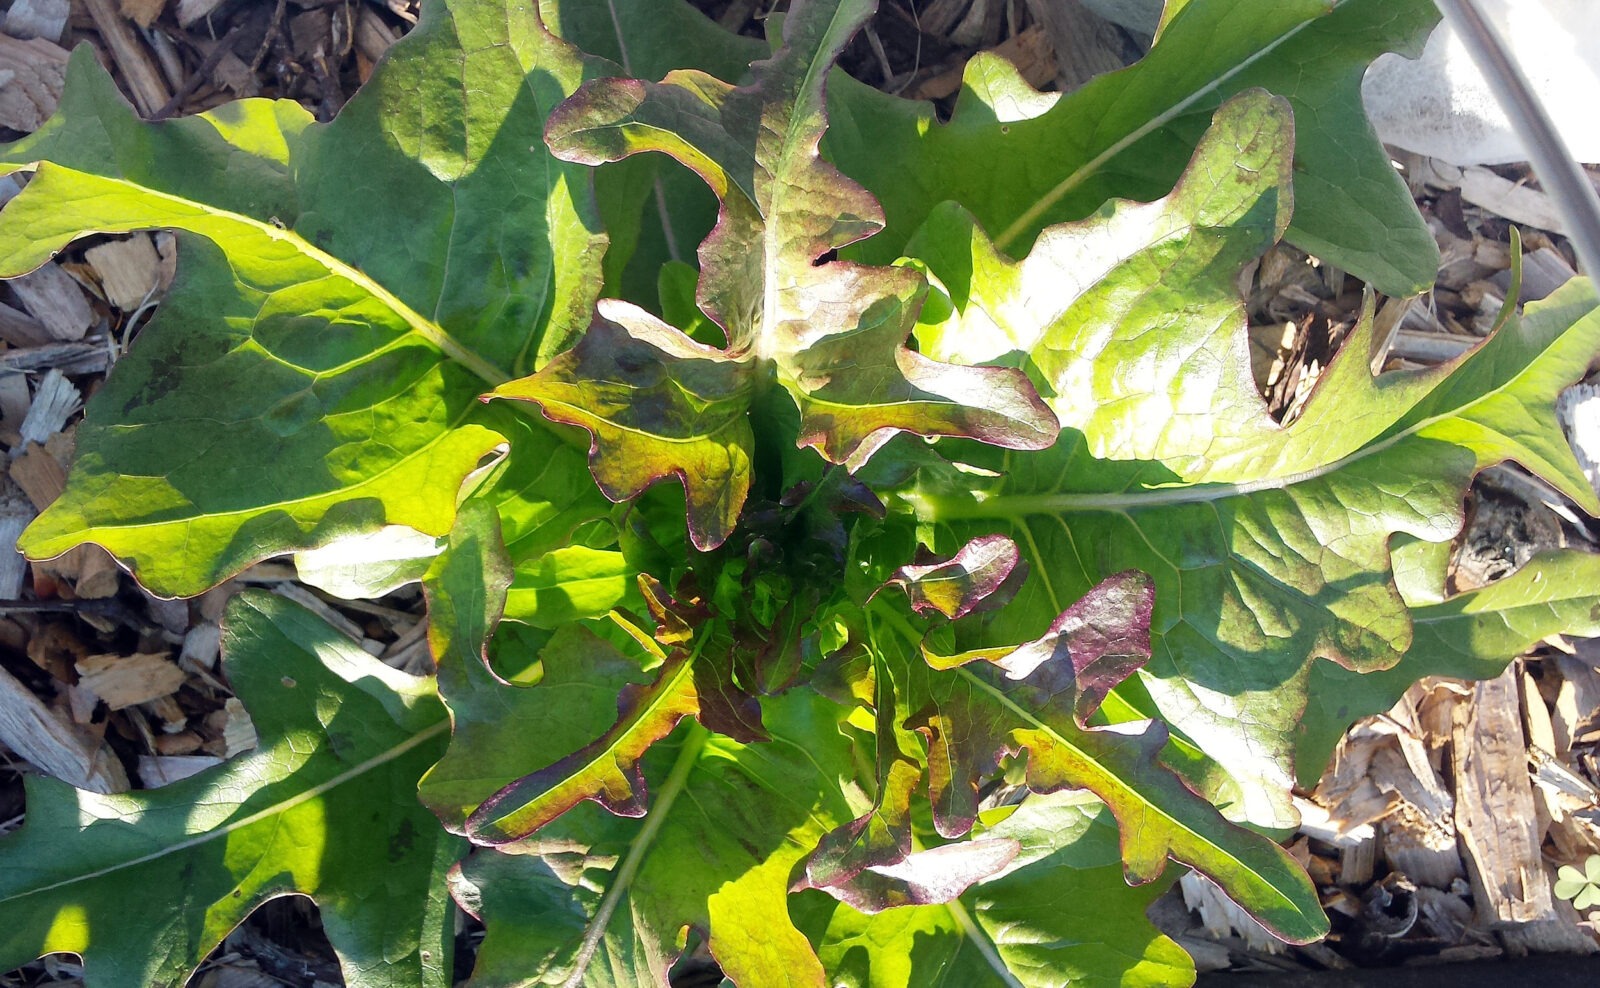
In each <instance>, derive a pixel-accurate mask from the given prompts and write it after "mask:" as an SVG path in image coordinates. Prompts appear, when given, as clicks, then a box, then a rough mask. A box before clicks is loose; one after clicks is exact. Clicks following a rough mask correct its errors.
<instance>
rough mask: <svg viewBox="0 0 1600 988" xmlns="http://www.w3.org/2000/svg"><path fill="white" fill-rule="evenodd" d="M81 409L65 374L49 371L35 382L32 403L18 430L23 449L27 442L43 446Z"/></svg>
mask: <svg viewBox="0 0 1600 988" xmlns="http://www.w3.org/2000/svg"><path fill="white" fill-rule="evenodd" d="M82 407H83V396H82V395H80V394H79V393H78V389H77V388H76V387H74V386H73V384H72V382H71V381H69V380H67V377H66V375H65V374H63V373H61V371H59V370H50V371H48V372H46V373H45V375H44V377H43V378H41V379H40V380H39V386H38V388H36V389H35V390H34V392H33V404H31V405H29V406H28V414H27V415H25V416H23V418H22V426H21V428H19V429H18V433H19V434H20V436H21V442H22V444H23V446H26V445H27V444H28V443H39V444H40V445H43V444H44V443H46V442H49V441H50V437H51V436H54V435H57V434H58V433H60V432H61V430H62V429H64V428H66V425H67V419H69V418H71V417H72V416H73V415H74V414H76V413H77V411H78V409H79V408H82Z"/></svg>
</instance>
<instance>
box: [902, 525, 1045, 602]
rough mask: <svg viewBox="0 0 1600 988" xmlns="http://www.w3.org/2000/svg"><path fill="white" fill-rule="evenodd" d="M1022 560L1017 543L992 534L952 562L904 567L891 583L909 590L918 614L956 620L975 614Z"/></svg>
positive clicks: (907, 592) (973, 544) (976, 542)
mask: <svg viewBox="0 0 1600 988" xmlns="http://www.w3.org/2000/svg"><path fill="white" fill-rule="evenodd" d="M1018 558H1019V555H1018V553H1017V544H1016V543H1015V542H1013V541H1011V540H1010V539H1008V538H1006V537H1005V536H1004V535H989V536H985V537H982V538H976V539H973V540H972V541H971V542H968V543H967V544H966V545H964V546H962V547H961V551H960V552H957V553H956V554H955V555H954V556H952V557H950V558H949V559H945V560H940V561H937V562H932V563H928V564H926V565H911V566H902V567H900V568H899V569H897V570H895V571H894V576H892V577H890V578H889V583H890V584H892V585H894V586H897V587H900V588H902V589H904V590H905V592H906V595H907V596H908V597H910V598H911V609H912V610H914V611H916V612H917V613H918V614H923V615H928V614H931V613H938V614H943V615H944V616H945V617H947V618H950V619H952V620H954V619H956V618H960V617H965V616H966V615H968V614H970V613H972V611H973V610H974V609H976V608H977V607H978V606H979V605H980V604H981V603H983V602H984V601H985V600H986V599H987V598H988V597H989V596H990V595H991V594H994V593H995V592H996V591H998V590H999V589H1000V588H1001V586H1002V585H1004V584H1005V583H1006V581H1007V580H1008V579H1010V578H1011V574H1012V571H1013V570H1015V569H1016V567H1017V560H1018ZM1062 617H1063V618H1065V617H1066V615H1065V614H1063V615H1062Z"/></svg>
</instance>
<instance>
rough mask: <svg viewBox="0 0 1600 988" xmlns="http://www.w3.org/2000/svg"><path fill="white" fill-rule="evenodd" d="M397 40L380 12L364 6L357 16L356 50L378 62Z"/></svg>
mask: <svg viewBox="0 0 1600 988" xmlns="http://www.w3.org/2000/svg"><path fill="white" fill-rule="evenodd" d="M397 40H399V38H398V36H397V35H396V34H395V33H394V30H393V29H392V28H390V27H389V25H388V24H385V23H384V21H383V18H382V17H379V16H378V12H377V11H375V10H373V9H372V7H371V6H369V5H366V4H363V5H362V7H361V12H360V13H359V14H357V15H356V50H357V51H359V52H361V54H362V55H364V56H366V57H367V58H368V59H369V60H371V61H374V62H376V61H377V60H378V59H380V58H382V57H383V53H384V52H386V51H388V50H389V46H390V45H392V44H394V43H395V42H396V41H397Z"/></svg>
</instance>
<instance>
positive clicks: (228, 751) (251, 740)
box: [222, 696, 258, 758]
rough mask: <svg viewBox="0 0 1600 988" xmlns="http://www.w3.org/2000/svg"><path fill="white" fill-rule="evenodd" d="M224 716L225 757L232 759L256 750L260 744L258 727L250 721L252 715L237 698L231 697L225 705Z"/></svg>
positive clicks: (223, 739)
mask: <svg viewBox="0 0 1600 988" xmlns="http://www.w3.org/2000/svg"><path fill="white" fill-rule="evenodd" d="M222 714H223V717H224V720H223V728H222V741H223V756H224V757H226V758H232V757H233V756H234V755H237V754H240V753H242V752H246V751H249V750H251V749H252V748H254V747H255V746H256V744H257V743H258V739H257V738H256V725H255V723H254V722H252V721H251V720H250V714H249V712H248V711H246V710H245V708H244V704H243V703H242V702H240V700H239V699H238V698H237V697H231V696H230V697H229V698H228V702H227V703H226V704H224V705H223V708H222Z"/></svg>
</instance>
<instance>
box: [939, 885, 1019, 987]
mask: <svg viewBox="0 0 1600 988" xmlns="http://www.w3.org/2000/svg"><path fill="white" fill-rule="evenodd" d="M944 905H945V908H946V909H948V910H950V915H952V916H954V917H955V918H956V923H957V924H959V925H960V927H961V930H962V932H963V933H965V934H966V935H967V939H968V940H971V941H972V945H973V946H974V947H977V948H978V953H980V954H982V955H983V959H984V960H985V961H986V962H988V964H989V966H990V967H991V968H993V969H994V972H995V974H997V975H999V976H1000V980H1002V981H1004V982H1005V983H1006V988H1023V985H1022V982H1020V981H1018V980H1017V977H1016V975H1014V974H1012V973H1011V969H1010V968H1009V967H1007V966H1006V962H1005V961H1003V960H1001V959H1000V954H999V952H998V951H996V950H995V949H994V944H992V943H990V942H989V940H988V938H987V937H986V936H985V934H984V932H983V930H981V929H979V928H978V924H977V922H976V921H974V920H973V918H972V914H971V913H969V912H967V907H966V906H963V905H962V904H961V900H960V899H951V900H950V901H949V902H947V903H945V904H944Z"/></svg>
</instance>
